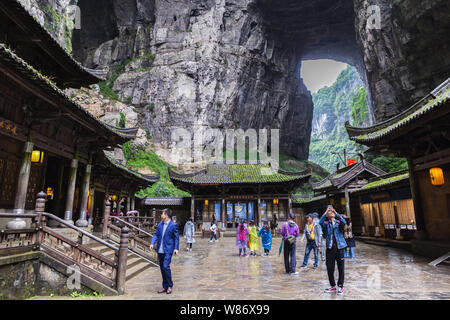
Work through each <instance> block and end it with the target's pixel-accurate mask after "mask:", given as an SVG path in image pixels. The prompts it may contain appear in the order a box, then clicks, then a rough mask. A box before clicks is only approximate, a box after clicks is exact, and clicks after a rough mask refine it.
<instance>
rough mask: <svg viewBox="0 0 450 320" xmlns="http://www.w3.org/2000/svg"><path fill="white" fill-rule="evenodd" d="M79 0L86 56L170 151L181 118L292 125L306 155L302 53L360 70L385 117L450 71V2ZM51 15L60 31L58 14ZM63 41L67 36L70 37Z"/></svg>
mask: <svg viewBox="0 0 450 320" xmlns="http://www.w3.org/2000/svg"><path fill="white" fill-rule="evenodd" d="M21 1H22V2H27V3H28V4H29V7H30V10H32V11H33V10H34V11H35V12H36V14H37V15H38V16H39V15H40V14H39V12H38V11H39V10H37V8H38V7H39V8H41V9H42V8H43V6H45V5H46V4H48V3H50V2H52V3H56V4H57V6H56V9H57V10H56V11H57V12H59V11H61V12H63V11H62V9H60V8H63V7H64V5H67V2H68V0H55V1H51V0H21ZM73 2H74V1H72V2H71V3H73ZM75 2H76V1H75ZM33 3H38V4H39V6H38V7H37V6H36V5H34V4H33ZM77 5H78V6H79V7H80V9H81V17H82V19H81V21H82V27H81V30H75V31H74V33H73V37H72V44H73V49H74V56H75V57H76V58H77V59H78V60H80V61H82V62H83V64H85V65H87V66H88V67H92V68H105V67H106V68H109V69H110V74H111V75H114V77H113V79H114V81H112V84H111V86H112V89H114V91H115V92H116V93H117V94H118V95H119V97H120V99H121V100H122V101H126V103H127V104H132V105H133V106H134V107H135V108H136V112H137V113H138V114H139V118H138V121H139V123H140V124H141V125H142V126H143V127H144V128H145V129H146V131H148V133H149V135H151V136H152V137H153V139H154V140H155V143H160V144H161V145H163V146H165V147H168V141H169V140H170V133H171V130H172V128H173V127H176V126H182V127H184V128H189V129H190V130H191V131H196V130H197V129H198V128H203V127H211V128H243V129H247V128H280V129H281V148H282V150H283V151H284V152H285V153H288V154H290V155H294V156H296V157H298V158H300V159H306V158H307V157H308V147H309V140H310V132H311V121H312V108H313V106H312V100H311V95H310V93H309V92H308V91H307V90H306V88H305V86H304V85H303V81H302V79H301V78H300V76H299V74H300V72H299V70H300V67H301V60H302V59H322V58H328V59H335V60H339V61H343V62H347V63H349V64H352V65H353V66H355V67H356V69H357V70H358V72H359V74H360V76H361V79H362V81H363V82H364V83H365V85H366V87H367V88H368V100H369V106H370V107H371V111H372V112H373V115H374V118H375V120H376V121H382V120H385V119H386V118H389V117H391V116H393V115H395V114H397V113H399V112H400V111H402V110H403V109H405V108H407V107H408V106H410V105H411V104H412V103H414V102H415V101H417V99H419V98H420V97H422V96H424V95H425V94H426V93H428V92H429V91H430V90H432V89H433V88H434V87H435V86H436V85H437V84H439V83H440V82H442V81H443V80H445V79H446V78H447V77H448V76H449V75H450V58H449V57H450V53H449V51H450V37H448V30H449V29H450V19H448V13H449V11H450V8H449V6H450V4H449V2H448V1H446V0H373V1H370V2H369V1H365V0H353V1H352V0H315V1H310V0H283V1H279V0H189V1H187V0H186V1H181V0H164V1H163V0H96V1H91V0H78V2H77ZM369 5H371V6H373V5H375V6H376V7H370V8H369ZM369 9H371V10H375V11H370V10H369ZM58 10H59V11H58ZM378 13H379V15H378V16H377V14H378ZM374 14H375V16H374ZM47 16H48V14H45V15H44V16H43V17H44V21H47V18H46V17H47ZM41 18H42V17H41ZM374 18H375V21H374V20H373V19H374ZM377 19H378V20H379V21H380V25H379V26H377V25H376V22H377V21H376V20H377ZM50 20H51V19H50ZM53 20H57V19H53ZM374 22H375V24H374ZM46 23H47V24H48V26H49V27H50V29H52V27H53V28H54V29H55V32H56V33H58V32H57V30H59V29H58V28H57V27H58V25H57V24H56V22H53V23H48V22H46ZM62 24H63V25H64V23H62ZM371 26H375V28H371ZM60 27H61V26H60ZM378 27H379V28H378ZM62 28H63V29H64V28H65V27H64V26H63V27H62ZM59 34H60V35H61V33H59ZM69 35H70V33H69ZM58 38H59V39H60V41H61V42H62V43H65V42H67V41H66V40H67V39H64V35H62V38H61V37H58Z"/></svg>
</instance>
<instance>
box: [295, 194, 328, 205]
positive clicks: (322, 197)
mask: <svg viewBox="0 0 450 320" xmlns="http://www.w3.org/2000/svg"><path fill="white" fill-rule="evenodd" d="M326 198H327V196H326V195H324V194H323V195H320V196H316V197H309V198H300V197H293V199H292V202H295V203H300V204H308V203H312V202H315V201H320V200H325V199H326Z"/></svg>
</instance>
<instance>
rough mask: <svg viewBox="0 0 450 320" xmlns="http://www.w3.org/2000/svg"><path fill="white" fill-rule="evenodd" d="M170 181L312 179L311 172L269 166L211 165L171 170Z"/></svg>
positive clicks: (222, 181) (270, 181)
mask: <svg viewBox="0 0 450 320" xmlns="http://www.w3.org/2000/svg"><path fill="white" fill-rule="evenodd" d="M169 174H170V179H172V180H175V181H179V182H185V183H190V184H235V183H282V182H289V181H295V180H304V181H305V182H306V181H307V180H308V179H309V178H310V177H311V170H310V169H309V170H307V171H304V172H289V171H284V170H281V169H280V170H278V171H277V172H275V171H274V170H273V169H271V168H270V165H269V164H229V165H227V164H209V165H207V166H206V169H204V170H202V171H199V172H196V173H192V174H179V173H176V172H174V171H172V170H171V169H169Z"/></svg>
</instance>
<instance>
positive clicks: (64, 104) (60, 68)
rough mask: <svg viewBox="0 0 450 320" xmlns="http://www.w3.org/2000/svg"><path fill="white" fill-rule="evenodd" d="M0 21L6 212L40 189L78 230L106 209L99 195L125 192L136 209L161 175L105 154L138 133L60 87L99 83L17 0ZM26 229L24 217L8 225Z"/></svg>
mask: <svg viewBox="0 0 450 320" xmlns="http://www.w3.org/2000/svg"><path fill="white" fill-rule="evenodd" d="M0 24H1V26H2V28H1V31H0V91H1V92H2V95H1V96H0V141H1V143H0V210H1V211H3V212H6V211H8V212H9V211H13V212H14V213H16V214H21V213H24V212H26V211H27V210H33V209H34V206H35V196H36V194H37V193H38V192H39V191H41V190H44V191H46V192H47V195H48V199H47V203H46V208H45V209H46V210H47V212H51V213H54V214H55V215H57V216H60V217H64V219H65V220H66V221H72V222H73V220H74V218H75V217H74V213H78V214H79V215H78V220H77V225H78V226H87V223H88V221H87V219H86V217H87V212H88V210H89V211H90V212H91V213H94V212H95V211H98V210H96V209H98V208H102V207H103V206H102V204H103V201H104V198H105V197H104V196H102V194H101V193H99V192H104V193H106V194H111V192H114V193H115V194H117V195H118V196H120V195H123V196H124V197H126V198H127V199H128V200H127V204H126V206H127V207H128V208H131V206H132V202H133V201H131V198H133V197H134V192H135V191H136V189H137V188H139V187H141V186H142V187H143V186H148V185H151V184H152V183H154V182H155V181H156V180H158V178H159V177H148V176H143V175H140V174H138V173H137V172H134V171H133V170H131V169H129V168H126V167H124V166H120V165H119V164H118V163H116V162H115V161H114V160H113V159H111V158H108V157H106V156H105V154H104V150H110V151H111V150H113V149H114V148H115V147H118V146H120V145H122V144H123V143H125V142H127V141H129V140H130V139H132V138H133V137H134V136H135V131H136V130H135V129H120V128H114V127H111V126H108V125H105V124H103V123H102V122H100V121H98V120H97V119H95V118H94V117H93V116H92V115H91V114H90V113H89V112H87V111H86V110H84V109H83V108H82V107H81V106H79V105H78V104H76V103H74V102H73V101H72V100H71V99H70V98H69V97H67V96H66V95H65V94H64V92H63V91H61V89H60V88H59V87H58V85H60V86H62V87H67V86H81V85H83V86H87V85H89V84H91V83H95V82H98V81H99V78H98V77H96V76H95V75H93V74H92V73H90V72H89V71H88V70H86V69H85V68H83V67H82V66H81V65H79V64H78V63H77V62H76V61H75V60H73V59H72V58H71V56H70V55H68V54H67V52H66V51H65V50H64V49H63V48H61V47H60V46H59V45H57V43H56V42H55V40H54V39H53V38H52V37H51V36H50V34H48V33H47V31H45V29H44V28H43V27H42V26H40V25H39V24H38V23H37V22H36V21H35V20H34V19H33V18H32V17H31V16H30V15H29V14H28V12H27V11H26V10H25V9H24V8H23V7H22V6H21V5H20V4H19V3H17V2H16V1H2V3H1V4H0ZM19 52H20V53H21V54H23V55H24V56H25V57H27V60H24V59H22V58H20V57H19V56H18V54H17V53H19ZM30 62H31V63H33V65H31V64H30ZM37 70H41V71H42V72H48V74H45V75H44V74H42V73H41V72H39V71H37ZM68 79H70V80H68ZM95 188H97V189H95ZM102 188H103V189H102ZM108 188H109V190H108ZM95 190H97V195H98V197H97V203H96V202H95V200H94V198H95V193H96V191H95ZM111 190H112V191H111ZM121 193H122V194H121ZM26 225H27V222H26V221H25V220H23V219H21V218H19V217H18V218H17V219H14V220H12V221H9V222H8V224H7V225H6V227H7V228H11V229H20V228H24V227H25V226H26Z"/></svg>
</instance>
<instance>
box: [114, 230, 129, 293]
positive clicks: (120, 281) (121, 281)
mask: <svg viewBox="0 0 450 320" xmlns="http://www.w3.org/2000/svg"><path fill="white" fill-rule="evenodd" d="M129 231H130V230H129V229H128V228H127V226H124V227H123V228H122V232H121V234H120V246H119V261H118V267H117V279H116V285H117V291H118V293H119V294H124V293H125V281H126V276H127V257H128V232H129Z"/></svg>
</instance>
